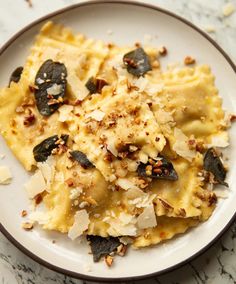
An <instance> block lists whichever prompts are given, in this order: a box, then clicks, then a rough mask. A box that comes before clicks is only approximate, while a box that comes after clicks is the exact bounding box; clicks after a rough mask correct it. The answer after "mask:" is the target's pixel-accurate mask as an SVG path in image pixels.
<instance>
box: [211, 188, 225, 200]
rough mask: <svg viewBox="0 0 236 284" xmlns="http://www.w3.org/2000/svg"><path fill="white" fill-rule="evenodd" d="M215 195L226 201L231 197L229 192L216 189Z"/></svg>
mask: <svg viewBox="0 0 236 284" xmlns="http://www.w3.org/2000/svg"><path fill="white" fill-rule="evenodd" d="M214 193H215V195H216V197H218V198H222V199H226V198H228V197H229V192H228V191H227V190H224V189H215V190H214Z"/></svg>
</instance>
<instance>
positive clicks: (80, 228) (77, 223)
mask: <svg viewBox="0 0 236 284" xmlns="http://www.w3.org/2000/svg"><path fill="white" fill-rule="evenodd" d="M89 222H90V221H89V214H88V213H87V211H86V210H85V209H83V210H79V211H77V212H76V213H75V219H74V223H73V225H72V226H71V227H70V229H69V232H68V237H69V238H70V239H72V240H75V239H76V238H78V237H79V236H81V235H82V234H83V232H84V231H86V230H87V229H88V226H89Z"/></svg>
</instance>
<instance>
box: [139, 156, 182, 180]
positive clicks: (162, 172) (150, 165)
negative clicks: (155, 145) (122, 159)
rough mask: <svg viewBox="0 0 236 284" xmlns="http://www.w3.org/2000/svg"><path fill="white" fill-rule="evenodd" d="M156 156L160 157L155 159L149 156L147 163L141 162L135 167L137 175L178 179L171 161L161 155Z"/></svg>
mask: <svg viewBox="0 0 236 284" xmlns="http://www.w3.org/2000/svg"><path fill="white" fill-rule="evenodd" d="M158 158H160V159H158V160H157V161H156V160H154V159H150V158H149V161H148V162H147V164H143V163H141V164H140V165H139V166H138V169H137V171H138V175H139V176H142V177H151V178H154V179H166V180H172V181H175V180H178V174H177V172H176V171H175V169H174V167H173V165H172V163H171V162H170V161H168V160H167V159H166V158H164V157H162V156H159V157H158Z"/></svg>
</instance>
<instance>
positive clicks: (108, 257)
mask: <svg viewBox="0 0 236 284" xmlns="http://www.w3.org/2000/svg"><path fill="white" fill-rule="evenodd" d="M105 263H106V265H107V266H108V267H111V266H112V263H113V257H112V256H110V255H107V256H106V257H105Z"/></svg>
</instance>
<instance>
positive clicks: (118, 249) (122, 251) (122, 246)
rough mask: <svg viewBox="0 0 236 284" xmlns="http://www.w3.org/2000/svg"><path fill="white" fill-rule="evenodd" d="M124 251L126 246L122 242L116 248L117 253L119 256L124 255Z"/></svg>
mask: <svg viewBox="0 0 236 284" xmlns="http://www.w3.org/2000/svg"><path fill="white" fill-rule="evenodd" d="M126 251H127V246H126V245H124V244H121V245H119V246H118V248H117V254H118V255H119V256H124V255H125V253H126Z"/></svg>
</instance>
